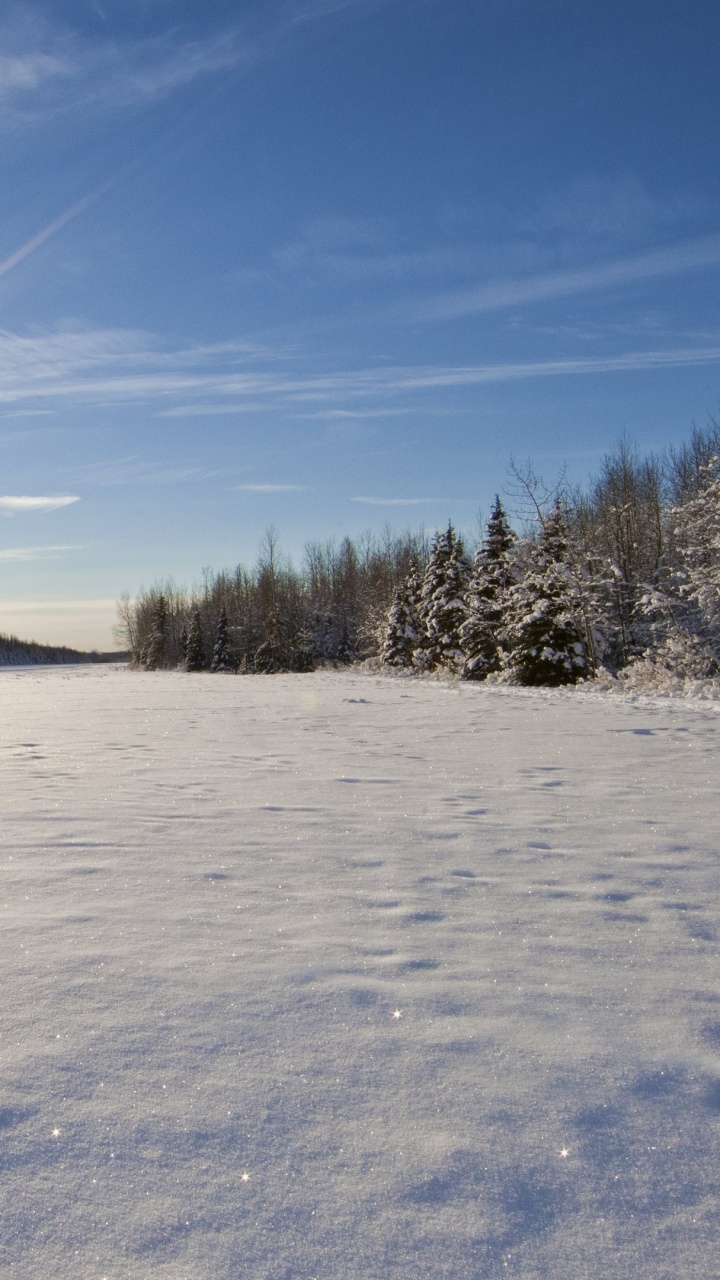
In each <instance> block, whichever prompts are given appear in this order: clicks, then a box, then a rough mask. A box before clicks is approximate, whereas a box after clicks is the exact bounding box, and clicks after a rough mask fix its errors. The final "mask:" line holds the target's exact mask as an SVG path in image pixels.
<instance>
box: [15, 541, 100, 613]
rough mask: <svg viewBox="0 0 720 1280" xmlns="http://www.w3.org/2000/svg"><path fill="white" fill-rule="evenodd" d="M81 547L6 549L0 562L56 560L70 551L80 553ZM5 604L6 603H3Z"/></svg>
mask: <svg viewBox="0 0 720 1280" xmlns="http://www.w3.org/2000/svg"><path fill="white" fill-rule="evenodd" d="M80 550H81V548H80V547H72V546H68V547H63V546H52V547H5V548H0V560H16V561H17V560H19V561H22V562H25V561H28V560H56V559H57V557H58V556H62V555H65V554H66V553H67V552H68V551H80ZM3 603H4V602H3Z"/></svg>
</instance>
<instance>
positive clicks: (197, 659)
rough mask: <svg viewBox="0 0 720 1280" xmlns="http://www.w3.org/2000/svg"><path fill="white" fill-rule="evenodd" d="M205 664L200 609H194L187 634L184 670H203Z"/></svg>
mask: <svg viewBox="0 0 720 1280" xmlns="http://www.w3.org/2000/svg"><path fill="white" fill-rule="evenodd" d="M206 666H207V660H206V658H205V646H204V645H203V634H202V621H201V619H200V610H199V609H194V610H193V615H192V621H191V623H190V631H189V634H188V642H187V653H186V655H185V670H186V671H204V670H205V668H206Z"/></svg>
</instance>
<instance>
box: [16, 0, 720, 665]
mask: <svg viewBox="0 0 720 1280" xmlns="http://www.w3.org/2000/svg"><path fill="white" fill-rule="evenodd" d="M719 46H720V8H719V7H718V5H717V3H716V0H714V2H712V3H711V2H709V0H708V2H705V0H702V2H701V0H685V3H680V2H675V0H672V2H670V0H642V2H641V0H623V2H622V3H618V2H616V0H603V3H602V4H597V3H596V0H262V3H259V2H256V0H235V3H213V2H212V0H210V2H208V0H206V3H203V4H200V3H199V0H186V2H184V3H180V2H178V0H122V3H120V2H119V0H115V2H114V3H111V2H110V0H63V2H62V3H59V2H57V3H48V4H33V3H28V2H24V3H22V4H17V5H13V4H6V5H4V6H3V14H2V17H1V18H0V158H1V160H2V172H3V175H4V180H3V183H2V186H1V187H0V305H1V308H2V315H1V318H0V462H1V465H2V482H1V483H0V630H6V631H7V630H11V631H19V632H20V633H21V634H24V635H27V636H30V635H32V636H34V637H35V638H37V639H46V640H52V641H62V640H64V641H66V642H68V643H78V644H83V645H87V646H90V645H93V646H96V647H109V646H110V645H111V636H110V626H111V624H112V622H113V621H114V610H113V600H114V599H115V598H116V597H117V596H118V595H119V594H120V593H121V592H122V591H129V592H130V594H133V593H134V592H135V591H136V590H137V589H138V587H139V586H140V585H141V584H143V583H144V584H145V585H149V584H150V583H151V582H153V581H154V580H156V579H157V578H159V577H164V576H167V575H172V576H173V577H174V578H175V579H176V580H177V581H179V582H185V583H190V582H192V581H193V580H197V579H198V578H199V576H200V573H201V571H202V568H203V567H204V566H212V567H213V568H215V569H220V568H223V567H227V566H232V565H234V564H236V563H237V562H238V561H241V560H242V561H245V562H252V561H253V559H254V557H255V554H256V549H257V544H258V541H259V539H260V537H261V535H262V533H263V531H264V530H265V529H266V528H267V527H268V525H269V524H271V523H272V524H274V525H275V526H276V527H277V529H278V531H279V534H280V538H281V542H282V545H283V547H284V548H285V549H286V550H287V551H288V552H289V553H290V554H291V555H292V556H293V557H294V558H295V559H296V560H300V559H301V556H302V549H303V546H304V544H305V542H306V541H308V540H311V539H313V540H315V539H323V540H324V539H326V538H329V537H332V536H334V535H342V534H344V533H346V532H349V533H352V534H357V533H360V532H361V531H362V530H363V529H366V528H373V529H380V528H381V527H382V526H383V525H384V524H385V523H387V522H389V523H390V524H391V525H393V526H394V527H396V528H398V529H403V528H407V527H409V526H412V527H416V526H419V525H424V526H425V527H426V528H434V527H435V526H436V525H439V524H442V523H443V522H444V521H446V520H447V519H448V517H450V516H452V518H453V520H454V521H455V523H456V524H457V525H459V526H460V527H461V528H465V529H467V530H470V531H472V530H474V529H475V527H476V522H477V518H478V511H479V510H480V511H481V512H483V513H484V514H487V511H488V508H489V505H490V502H491V501H492V498H493V495H494V493H495V492H496V491H498V490H500V491H501V492H502V490H503V487H504V486H505V485H506V483H507V480H506V468H507V464H508V460H509V458H510V456H511V455H513V456H514V457H515V458H517V459H519V460H521V461H522V460H525V459H527V458H532V460H533V462H534V464H535V466H536V469H537V470H539V471H540V472H542V473H543V474H544V475H545V476H546V477H547V478H548V479H554V478H555V477H556V475H557V474H558V472H559V470H560V468H561V467H562V466H563V464H565V465H566V467H567V472H568V475H569V477H570V478H571V479H572V480H577V481H582V480H584V479H585V478H586V477H587V476H588V475H590V474H591V473H592V472H593V470H594V469H596V468H597V467H598V465H599V463H600V461H601V459H602V456H603V454H604V453H605V452H606V451H608V450H609V449H611V448H612V447H613V445H614V444H615V442H616V441H617V440H618V438H619V437H620V435H621V434H622V433H624V432H626V433H627V434H628V435H629V436H630V437H631V438H632V439H633V440H634V441H635V443H636V444H637V447H638V449H639V450H640V451H645V450H649V449H660V448H662V447H664V446H666V445H669V444H673V443H678V442H680V441H681V440H683V439H684V438H686V437H687V436H688V434H689V432H690V430H691V428H692V425H693V423H698V424H700V425H702V424H704V423H705V422H706V421H707V419H708V415H710V414H712V413H715V412H716V410H717V409H718V402H719V400H720V317H719V315H718V283H719V278H720V216H719V215H720V167H719V166H718V164H717V139H718V136H719V135H720V129H719V125H720V120H719V119H718V117H719V114H720V113H719V110H718V107H719V105H720V90H719V89H718V74H717V69H718V51H719Z"/></svg>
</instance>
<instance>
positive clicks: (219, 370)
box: [0, 330, 720, 421]
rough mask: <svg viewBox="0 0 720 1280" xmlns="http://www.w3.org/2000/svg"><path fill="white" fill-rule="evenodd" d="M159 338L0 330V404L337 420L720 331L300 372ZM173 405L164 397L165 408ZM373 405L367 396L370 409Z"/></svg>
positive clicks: (675, 359)
mask: <svg viewBox="0 0 720 1280" xmlns="http://www.w3.org/2000/svg"><path fill="white" fill-rule="evenodd" d="M158 348H159V344H155V345H154V344H153V340H152V339H151V338H150V337H149V335H147V334H142V333H135V332H132V331H123V330H100V331H97V332H93V331H89V332H87V331H83V330H77V331H75V330H72V331H65V332H56V333H50V334H46V335H42V334H36V335H31V336H19V335H15V334H11V333H7V332H2V331H0V405H4V406H6V408H9V407H10V406H14V407H18V408H19V407H21V406H27V407H28V408H38V407H41V406H42V405H43V404H49V405H52V407H54V408H67V407H69V406H73V407H81V406H87V405H91V406H96V407H104V406H107V405H112V406H114V407H116V406H118V405H127V404H137V403H144V404H146V405H152V406H154V407H155V408H156V410H157V409H161V407H162V405H163V402H165V404H167V402H168V401H170V402H172V401H173V400H177V399H178V398H182V400H183V401H184V404H183V413H185V412H186V411H188V410H189V408H190V406H191V404H192V402H193V401H195V403H196V405H197V406H198V408H199V410H200V411H202V412H207V409H208V407H209V406H210V405H212V402H213V398H216V403H217V405H218V407H219V408H221V409H222V410H225V409H226V407H227V401H228V397H233V399H234V404H235V405H244V406H245V407H246V408H248V409H249V407H250V406H252V407H253V409H255V411H257V410H258V409H259V408H260V407H262V409H263V410H264V411H269V410H271V409H272V410H274V411H275V412H278V413H285V414H287V415H288V416H293V417H298V416H300V406H301V405H302V406H303V408H304V411H306V412H308V413H312V414H313V415H314V414H316V413H328V414H330V415H332V416H333V417H336V420H339V421H342V420H343V417H347V415H348V414H349V413H357V414H359V415H360V416H366V412H365V410H364V404H365V403H367V402H368V401H371V400H372V399H373V398H380V397H382V399H383V401H385V403H384V404H383V406H382V410H381V412H382V414H385V413H386V412H387V411H388V410H387V398H388V397H389V396H393V397H399V396H404V395H406V394H407V393H412V392H418V391H427V390H430V389H433V388H437V389H451V388H457V387H469V386H480V385H485V384H491V383H501V382H511V381H517V380H519V379H529V378H547V377H570V376H579V375H583V374H600V373H610V374H612V373H628V372H633V371H635V372H647V371H650V370H656V369H671V368H682V367H690V366H697V365H717V364H720V340H716V341H715V342H714V343H713V344H712V345H711V344H710V343H706V344H705V345H702V346H699V345H697V346H686V347H672V348H665V349H658V350H649V351H630V352H626V353H623V354H620V355H607V356H580V357H568V358H566V359H560V360H544V361H543V360H539V361H508V362H504V363H487V364H473V365H415V366H393V365H381V366H379V367H374V368H369V369H368V368H366V369H354V370H352V369H350V370H340V371H338V372H334V373H312V372H310V373H305V374H298V373H296V372H295V371H294V369H292V368H291V369H289V370H288V369H283V368H279V369H278V368H269V367H268V365H269V363H270V364H272V363H276V362H275V361H272V360H269V359H268V358H265V359H262V358H261V357H258V359H257V366H256V367H255V368H249V369H242V370H238V368H237V361H236V359H235V358H234V356H233V355H232V353H230V354H227V353H225V352H224V351H223V350H219V351H217V352H215V353H213V354H209V353H208V351H206V350H205V349H203V348H198V349H194V348H179V349H175V350H162V349H158ZM338 401H340V402H341V403H342V404H343V405H344V406H346V405H347V404H348V402H349V401H350V402H352V401H355V407H354V408H353V409H352V410H348V409H347V408H346V407H343V408H342V409H340V408H336V405H337V403H338ZM358 401H360V402H362V403H360V404H358ZM328 402H330V403H328ZM305 406H307V408H306V409H305ZM311 406H312V407H311ZM399 407H400V408H402V407H403V406H399ZM172 408H173V406H172V404H171V405H170V406H168V411H169V412H172ZM374 409H375V406H373V405H371V406H370V410H369V412H370V413H372V412H373V411H374ZM233 411H235V410H233Z"/></svg>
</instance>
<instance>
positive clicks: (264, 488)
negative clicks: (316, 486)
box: [235, 484, 305, 493]
mask: <svg viewBox="0 0 720 1280" xmlns="http://www.w3.org/2000/svg"><path fill="white" fill-rule="evenodd" d="M235 488H236V490H237V492H238V493H302V492H303V490H304V488H305V485H303V484H236V485H235Z"/></svg>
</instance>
